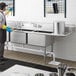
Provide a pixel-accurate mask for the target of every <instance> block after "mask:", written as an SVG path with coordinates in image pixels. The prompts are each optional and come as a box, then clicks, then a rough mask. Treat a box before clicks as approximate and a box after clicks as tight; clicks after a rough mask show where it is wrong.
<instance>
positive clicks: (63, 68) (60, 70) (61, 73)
mask: <svg viewBox="0 0 76 76" xmlns="http://www.w3.org/2000/svg"><path fill="white" fill-rule="evenodd" d="M66 69H67V64H62V63H61V64H60V65H59V66H58V73H59V76H64V73H65V71H66Z"/></svg>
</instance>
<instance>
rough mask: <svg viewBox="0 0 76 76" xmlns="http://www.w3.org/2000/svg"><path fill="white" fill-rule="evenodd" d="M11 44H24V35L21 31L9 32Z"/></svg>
mask: <svg viewBox="0 0 76 76" xmlns="http://www.w3.org/2000/svg"><path fill="white" fill-rule="evenodd" d="M10 37H11V38H10V39H11V42H15V43H22V44H26V33H24V32H22V31H14V32H11V36H10Z"/></svg>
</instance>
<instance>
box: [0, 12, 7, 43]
mask: <svg viewBox="0 0 76 76" xmlns="http://www.w3.org/2000/svg"><path fill="white" fill-rule="evenodd" d="M0 15H2V25H3V24H5V25H6V18H5V15H4V14H3V13H2V12H0ZM5 41H6V30H3V29H0V43H5Z"/></svg>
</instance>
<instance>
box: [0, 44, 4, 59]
mask: <svg viewBox="0 0 76 76" xmlns="http://www.w3.org/2000/svg"><path fill="white" fill-rule="evenodd" d="M3 54H4V43H0V59H2V58H3Z"/></svg>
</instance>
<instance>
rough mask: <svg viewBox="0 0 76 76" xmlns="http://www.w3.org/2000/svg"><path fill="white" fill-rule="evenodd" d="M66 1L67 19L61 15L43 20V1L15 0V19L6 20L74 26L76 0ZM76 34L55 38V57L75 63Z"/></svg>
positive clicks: (75, 22) (8, 18)
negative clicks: (58, 22) (61, 22)
mask: <svg viewBox="0 0 76 76" xmlns="http://www.w3.org/2000/svg"><path fill="white" fill-rule="evenodd" d="M66 1H67V13H66V15H67V18H63V17H62V16H61V15H50V16H49V17H45V18H44V0H15V17H11V16H10V17H7V20H18V21H33V22H51V23H53V22H54V21H62V20H63V21H66V23H67V24H75V25H76V15H75V13H76V10H75V8H76V0H66ZM75 45H76V32H74V33H72V35H69V36H67V37H63V38H62V37H61V38H57V41H56V43H55V47H54V49H55V53H56V57H58V58H62V59H67V60H72V61H76V46H75Z"/></svg>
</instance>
